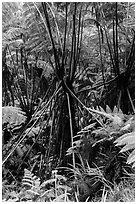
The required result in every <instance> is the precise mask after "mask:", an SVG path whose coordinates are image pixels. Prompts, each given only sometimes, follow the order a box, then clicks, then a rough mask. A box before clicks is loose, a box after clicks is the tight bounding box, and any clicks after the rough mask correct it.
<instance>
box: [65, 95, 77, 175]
mask: <svg viewBox="0 0 137 204" xmlns="http://www.w3.org/2000/svg"><path fill="white" fill-rule="evenodd" d="M66 95H67V101H68V110H69V123H70V134H71V146H72V148H73V144H74V143H73V142H74V141H73V127H72V115H71V107H70V98H69V94H68V93H66ZM72 161H73V166H74V168H75V166H76V165H75V154H74V152H73V153H72ZM75 177H76V175H75Z"/></svg>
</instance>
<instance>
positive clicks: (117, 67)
mask: <svg viewBox="0 0 137 204" xmlns="http://www.w3.org/2000/svg"><path fill="white" fill-rule="evenodd" d="M116 70H117V74H118V76H119V75H120V70H119V60H118V13H117V2H116Z"/></svg>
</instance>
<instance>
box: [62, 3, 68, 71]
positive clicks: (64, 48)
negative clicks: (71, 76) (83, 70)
mask: <svg viewBox="0 0 137 204" xmlns="http://www.w3.org/2000/svg"><path fill="white" fill-rule="evenodd" d="M65 9H66V18H65V33H64V45H63V55H62V67H61V68H62V70H64V59H65V50H66V37H67V18H68V9H67V2H66V5H65ZM64 71H65V70H64Z"/></svg>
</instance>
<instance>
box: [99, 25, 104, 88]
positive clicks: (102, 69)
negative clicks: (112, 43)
mask: <svg viewBox="0 0 137 204" xmlns="http://www.w3.org/2000/svg"><path fill="white" fill-rule="evenodd" d="M98 36H99V52H100V62H101V71H102V78H103V84H104V88H105V77H104V68H103V60H102V47H101V36H100V30H99V26H98Z"/></svg>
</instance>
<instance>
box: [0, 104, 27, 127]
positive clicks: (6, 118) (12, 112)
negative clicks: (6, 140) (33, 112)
mask: <svg viewBox="0 0 137 204" xmlns="http://www.w3.org/2000/svg"><path fill="white" fill-rule="evenodd" d="M25 121H26V116H25V113H24V112H23V111H22V110H21V108H18V107H13V106H4V107H2V124H5V123H9V124H12V125H13V126H16V125H20V124H22V123H25Z"/></svg>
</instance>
